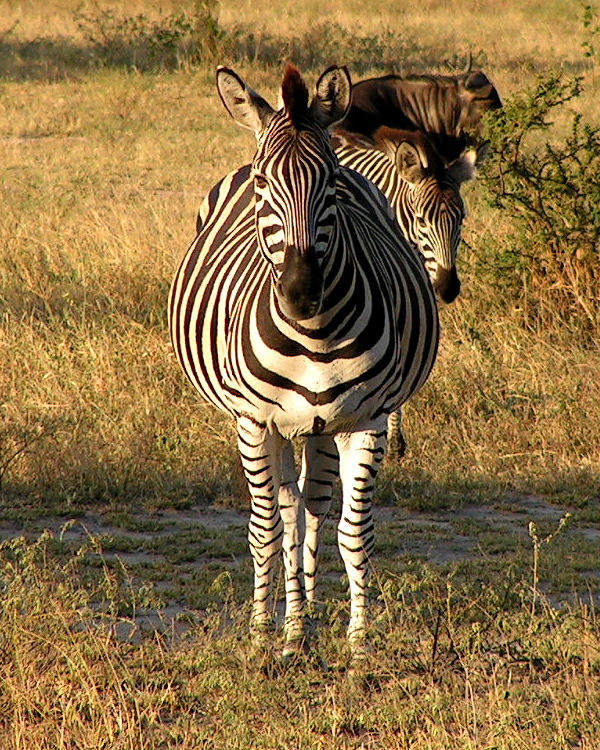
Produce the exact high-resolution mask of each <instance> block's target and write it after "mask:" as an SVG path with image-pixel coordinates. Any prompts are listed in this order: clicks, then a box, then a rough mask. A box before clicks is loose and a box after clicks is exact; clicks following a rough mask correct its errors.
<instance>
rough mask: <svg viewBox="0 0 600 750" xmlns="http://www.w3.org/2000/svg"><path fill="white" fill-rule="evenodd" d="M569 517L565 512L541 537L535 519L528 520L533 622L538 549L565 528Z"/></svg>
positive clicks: (536, 588)
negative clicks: (530, 548) (530, 545)
mask: <svg viewBox="0 0 600 750" xmlns="http://www.w3.org/2000/svg"><path fill="white" fill-rule="evenodd" d="M570 517H571V514H570V513H565V515H564V516H563V517H562V518H561V519H560V521H559V522H558V526H557V527H556V529H555V530H554V531H552V532H551V533H550V534H546V536H544V537H541V536H540V535H539V532H538V528H537V524H536V523H535V521H530V522H529V527H528V529H529V537H530V539H531V541H532V544H533V565H532V583H531V590H532V594H533V595H532V598H531V622H533V618H534V616H535V605H536V603H537V599H538V598H539V595H540V592H539V583H540V578H539V569H540V550H541V548H542V546H543V545H548V544H550V542H551V541H552V540H553V539H554V538H555V537H557V536H558V535H559V534H560V532H561V531H562V530H563V529H564V528H565V526H566V524H567V521H568V520H569V518H570Z"/></svg>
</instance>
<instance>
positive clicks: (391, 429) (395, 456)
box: [387, 409, 406, 464]
mask: <svg viewBox="0 0 600 750" xmlns="http://www.w3.org/2000/svg"><path fill="white" fill-rule="evenodd" d="M405 454H406V441H405V439H404V434H403V432H402V412H401V411H400V409H397V410H396V411H393V412H392V413H391V414H390V416H389V417H388V444H387V461H388V463H390V464H397V463H399V462H400V459H401V458H404V455H405Z"/></svg>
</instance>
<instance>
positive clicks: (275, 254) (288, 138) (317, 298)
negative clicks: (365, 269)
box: [217, 66, 351, 320]
mask: <svg viewBox="0 0 600 750" xmlns="http://www.w3.org/2000/svg"><path fill="white" fill-rule="evenodd" d="M217 87H218V90H219V94H220V96H221V99H222V100H223V103H224V104H225V107H226V108H227V110H228V111H229V113H230V114H231V116H232V117H233V119H234V120H235V121H236V122H237V123H238V124H239V125H241V126H243V127H246V128H249V129H250V130H253V131H254V133H255V135H256V139H257V144H258V145H257V151H256V154H255V156H254V159H253V162H252V174H253V176H254V191H255V216H256V234H257V240H258V245H259V248H260V250H261V252H262V254H263V256H264V257H265V258H266V260H267V261H268V262H269V264H270V267H271V272H272V279H273V290H274V295H275V302H276V304H277V306H278V307H279V310H280V311H281V312H282V313H283V314H284V315H285V316H286V317H288V318H291V319H292V320H305V319H308V318H311V317H313V316H314V315H316V314H318V312H319V311H320V309H321V306H322V300H323V290H324V273H323V266H324V258H325V254H326V251H327V248H328V247H329V245H330V243H331V240H332V237H333V235H334V233H335V227H336V216H337V214H336V180H337V176H338V174H339V163H338V159H337V156H336V155H335V152H334V150H333V148H332V146H331V144H330V136H329V133H328V130H327V129H328V128H329V126H331V125H333V124H334V123H335V122H337V121H339V120H341V119H342V118H343V117H344V115H345V114H346V111H347V109H348V107H349V104H350V93H351V82H350V76H349V74H348V71H347V70H346V68H338V67H331V68H328V69H327V70H326V71H325V72H324V73H323V75H322V76H321V77H320V78H319V80H318V82H317V87H316V93H315V96H314V97H313V99H312V101H311V102H310V104H309V96H308V89H307V87H306V84H305V83H304V80H303V79H302V77H301V75H300V73H299V72H298V70H297V69H296V68H294V67H293V66H288V68H287V70H286V72H285V75H284V78H283V83H282V89H281V95H282V100H283V107H282V109H281V110H279V111H275V110H274V109H273V108H272V107H271V106H270V105H269V104H268V103H267V102H266V101H265V100H264V99H263V98H262V97H261V96H260V95H259V94H257V93H256V92H255V91H253V90H252V89H251V88H250V87H249V86H247V85H246V84H245V83H244V82H243V81H242V80H241V79H240V78H239V77H238V76H237V74H236V73H235V72H234V71H232V70H230V69H228V68H223V67H221V68H219V69H218V71H217Z"/></svg>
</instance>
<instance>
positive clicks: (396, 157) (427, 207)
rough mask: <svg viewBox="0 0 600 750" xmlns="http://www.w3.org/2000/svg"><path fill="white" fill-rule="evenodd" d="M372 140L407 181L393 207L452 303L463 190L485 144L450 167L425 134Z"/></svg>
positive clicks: (388, 132) (380, 134)
mask: <svg viewBox="0 0 600 750" xmlns="http://www.w3.org/2000/svg"><path fill="white" fill-rule="evenodd" d="M374 140H375V143H376V144H377V146H378V148H380V149H381V150H383V151H384V152H385V153H387V155H388V157H389V158H390V159H391V160H392V162H393V164H394V165H395V167H396V170H397V173H398V175H399V177H400V179H401V180H403V181H404V182H405V186H406V187H405V190H404V191H403V193H402V199H401V205H398V206H394V208H395V209H396V213H397V214H399V213H403V217H402V221H401V224H402V225H403V226H404V227H405V229H406V234H407V235H408V239H409V240H410V241H411V242H412V243H413V244H414V246H415V247H416V248H417V249H418V250H419V251H420V252H421V254H422V255H423V260H424V263H425V267H426V269H427V272H428V273H429V276H430V278H431V282H432V284H433V287H434V289H435V290H436V292H437V294H438V295H439V297H440V298H441V299H442V300H443V301H444V302H447V303H450V302H453V301H454V299H456V297H457V296H458V294H459V292H460V279H459V277H458V273H457V270H456V258H457V253H458V248H459V245H460V240H461V232H462V224H463V220H464V218H465V215H466V211H465V205H464V202H463V199H462V197H461V194H460V188H461V185H462V183H463V182H465V181H467V180H471V179H473V177H474V176H475V172H476V167H477V166H479V164H480V163H481V162H482V161H483V159H484V158H485V155H486V154H487V144H485V145H484V146H482V147H480V148H479V149H478V150H477V151H476V150H475V149H468V150H466V151H465V152H464V153H463V154H461V156H459V157H458V158H457V159H455V160H454V161H452V162H451V163H449V164H448V163H447V162H446V161H445V160H444V159H442V158H441V157H440V155H439V154H438V153H437V152H436V150H435V149H434V148H433V146H432V145H431V143H430V141H429V140H428V138H427V136H426V135H425V134H423V133H421V132H408V131H399V130H394V129H391V128H386V127H382V128H380V129H379V130H378V131H377V132H376V134H375V139H374Z"/></svg>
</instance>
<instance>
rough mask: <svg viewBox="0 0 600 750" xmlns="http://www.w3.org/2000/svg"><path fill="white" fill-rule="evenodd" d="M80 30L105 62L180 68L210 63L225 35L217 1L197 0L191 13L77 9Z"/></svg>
mask: <svg viewBox="0 0 600 750" xmlns="http://www.w3.org/2000/svg"><path fill="white" fill-rule="evenodd" d="M75 20H76V23H77V26H78V28H79V30H80V32H82V33H83V35H84V37H85V38H86V40H87V41H88V42H89V43H90V44H91V45H92V47H93V48H94V50H95V53H96V56H97V57H98V58H99V59H100V60H102V61H103V62H108V63H116V64H122V63H124V62H129V64H131V65H134V66H135V67H137V68H153V67H156V66H165V67H168V68H173V67H182V66H183V65H189V64H190V63H200V62H206V61H210V60H212V59H213V58H214V56H215V55H216V54H217V53H219V52H221V51H222V47H223V44H224V42H225V40H226V37H227V34H226V32H225V30H224V29H223V28H222V27H221V26H220V24H219V21H218V2H216V0H197V2H195V4H194V7H193V10H192V11H191V12H190V13H187V12H180V13H169V14H164V13H163V12H162V11H160V12H159V15H158V18H151V17H150V16H148V15H146V14H145V13H139V14H138V15H135V16H119V15H118V14H117V13H116V12H115V11H114V10H113V9H111V8H105V9H102V10H99V11H97V12H96V13H94V14H91V13H84V12H83V11H77V12H76V13H75Z"/></svg>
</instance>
